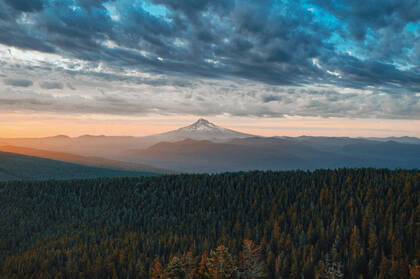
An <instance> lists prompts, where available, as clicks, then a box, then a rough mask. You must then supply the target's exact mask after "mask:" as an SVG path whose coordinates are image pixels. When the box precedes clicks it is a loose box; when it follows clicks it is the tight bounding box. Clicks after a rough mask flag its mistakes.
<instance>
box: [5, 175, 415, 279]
mask: <svg viewBox="0 0 420 279" xmlns="http://www.w3.org/2000/svg"><path fill="white" fill-rule="evenodd" d="M419 224H420V172H419V171H401V170H397V171H390V170H376V169H341V170H336V171H332V170H319V171H314V172H304V171H287V172H243V173H225V174H217V175H204V174H203V175H171V176H159V177H140V178H115V179H105V178H103V179H91V180H73V181H50V182H8V183H6V182H5V183H0V278H238V276H241V278H259V277H261V276H265V277H266V278H346V279H347V278H348V279H350V278H352V279H353V278H355V279H360V278H365V279H366V278H410V268H409V266H410V265H412V272H411V273H412V274H413V276H415V272H416V268H415V266H416V264H418V262H419V261H420V227H419V226H420V225H419ZM327 274H329V275H330V276H335V277H325V276H326V275H327ZM413 278H414V277H413Z"/></svg>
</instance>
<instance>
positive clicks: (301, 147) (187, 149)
mask: <svg viewBox="0 0 420 279" xmlns="http://www.w3.org/2000/svg"><path fill="white" fill-rule="evenodd" d="M2 143H3V144H2ZM1 145H14V146H19V147H26V148H32V149H37V150H38V149H41V150H43V151H44V154H45V151H50V152H51V151H54V152H59V153H63V152H64V153H67V154H68V155H67V156H61V158H70V157H73V158H74V157H75V156H88V157H90V158H91V157H92V156H93V157H96V162H97V163H98V162H99V163H104V162H105V161H106V160H109V159H112V160H111V161H113V162H109V161H108V162H106V163H107V164H108V165H109V164H111V165H120V166H123V165H124V163H123V162H125V165H126V166H127V162H128V163H131V164H137V165H138V166H136V167H139V168H141V167H143V170H150V169H168V170H172V171H174V172H189V173H191V172H193V173H197V172H225V171H246V170H293V169H305V170H306V169H309V170H314V169H319V168H342V167H375V168H392V169H397V168H420V139H418V138H410V137H401V138H396V137H391V138H348V137H308V136H302V137H261V136H255V135H250V134H245V133H241V132H237V131H234V130H231V129H226V128H224V127H220V126H218V125H215V124H213V123H211V122H209V121H207V120H205V119H199V120H198V121H196V122H195V123H193V124H191V125H189V126H186V127H182V128H179V129H176V130H173V131H169V132H166V133H162V134H157V135H151V136H146V137H108V136H89V135H86V136H81V137H76V138H70V137H67V136H57V137H50V138H38V139H0V147H1ZM21 150H23V149H21ZM29 151H30V150H27V149H26V150H24V152H29ZM22 154H25V153H22ZM38 154H39V152H38ZM75 154H76V155H75ZM25 155H31V154H30V153H26V154H25ZM70 155H71V156H70ZM35 156H36V155H35ZM97 157H101V158H97ZM104 158H106V159H104ZM52 159H54V158H52ZM82 161H86V160H85V159H84V160H82ZM122 161H123V162H122ZM79 162H80V160H79ZM79 162H76V163H79ZM152 166H153V167H152ZM105 167H109V166H105ZM131 167H133V166H131ZM158 172H167V171H158Z"/></svg>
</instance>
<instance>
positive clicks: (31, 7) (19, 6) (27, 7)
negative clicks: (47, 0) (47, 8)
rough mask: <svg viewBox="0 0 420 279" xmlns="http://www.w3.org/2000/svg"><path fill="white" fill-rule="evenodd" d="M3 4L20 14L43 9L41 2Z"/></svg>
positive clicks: (21, 0) (8, 0) (9, 1)
mask: <svg viewBox="0 0 420 279" xmlns="http://www.w3.org/2000/svg"><path fill="white" fill-rule="evenodd" d="M4 2H6V4H8V5H9V6H11V7H13V8H14V9H16V10H19V11H22V12H34V11H39V10H42V8H43V4H42V1H41V0H4Z"/></svg>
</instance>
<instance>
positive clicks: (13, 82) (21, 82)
mask: <svg viewBox="0 0 420 279" xmlns="http://www.w3.org/2000/svg"><path fill="white" fill-rule="evenodd" d="M4 84H6V85H10V86H15V87H29V86H32V85H33V82H32V81H31V80H27V79H5V80H4Z"/></svg>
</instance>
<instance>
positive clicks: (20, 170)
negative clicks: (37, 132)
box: [0, 152, 152, 181]
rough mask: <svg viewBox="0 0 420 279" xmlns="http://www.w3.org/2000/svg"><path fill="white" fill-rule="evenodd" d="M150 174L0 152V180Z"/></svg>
mask: <svg viewBox="0 0 420 279" xmlns="http://www.w3.org/2000/svg"><path fill="white" fill-rule="evenodd" d="M142 175H152V173H146V172H135V171H121V170H120V171H119V170H111V169H105V168H96V167H88V166H82V165H78V164H72V163H66V162H61V161H55V160H50V159H44V158H37V157H32V156H24V155H20V154H14V153H7V152H0V180H3V181H4V180H43V179H60V180H61V179H79V178H96V177H121V176H142Z"/></svg>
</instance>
